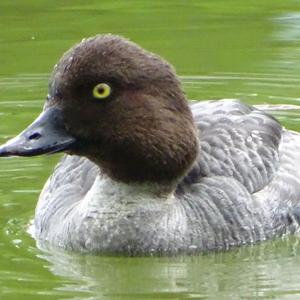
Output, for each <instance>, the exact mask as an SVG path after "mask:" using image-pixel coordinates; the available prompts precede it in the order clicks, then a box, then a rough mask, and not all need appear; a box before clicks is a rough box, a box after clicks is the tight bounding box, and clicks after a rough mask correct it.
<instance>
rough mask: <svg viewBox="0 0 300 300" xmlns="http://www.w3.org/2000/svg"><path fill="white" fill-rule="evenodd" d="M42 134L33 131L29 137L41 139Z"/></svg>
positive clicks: (30, 138)
mask: <svg viewBox="0 0 300 300" xmlns="http://www.w3.org/2000/svg"><path fill="white" fill-rule="evenodd" d="M41 136H42V135H41V134H40V133H38V132H35V133H33V134H32V135H30V136H29V137H28V139H29V140H37V139H39V138H40V137H41Z"/></svg>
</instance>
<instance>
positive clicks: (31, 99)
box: [0, 0, 300, 300]
mask: <svg viewBox="0 0 300 300" xmlns="http://www.w3.org/2000/svg"><path fill="white" fill-rule="evenodd" d="M0 26H1V28H2V30H1V32H0V60H1V64H0V142H3V141H5V140H6V139H7V138H9V137H12V136H14V135H15V134H16V133H18V132H19V131H20V130H22V129H23V128H24V127H25V126H26V125H28V124H29V123H30V122H31V121H32V120H33V119H34V118H35V116H36V115H37V114H38V113H39V112H40V110H41V108H42V105H43V101H44V99H45V97H46V94H47V81H48V76H49V73H50V72H51V69H52V66H53V65H54V63H55V62H56V60H57V59H58V58H59V57H60V56H61V54H62V53H63V52H64V51H66V50H67V49H68V48H69V47H70V46H71V45H73V44H74V43H75V42H78V41H80V40H81V39H82V38H84V37H87V36H91V35H94V34H97V33H106V32H111V33H117V34H121V35H124V36H126V37H128V38H130V39H132V40H134V41H135V42H137V43H139V44H140V45H142V46H143V47H145V48H147V49H149V50H151V51H154V52H157V53H159V54H160V55H162V56H163V57H165V58H166V59H168V60H169V61H170V62H171V63H172V64H173V65H174V66H175V67H176V69H177V72H178V74H179V75H180V77H181V79H182V82H183V85H184V88H185V90H186V92H187V96H188V97H189V99H193V100H204V99H218V98H239V99H241V100H242V101H244V102H246V103H249V104H259V105H262V104H264V105H266V104H271V105H281V104H285V105H291V106H273V107H272V109H273V110H272V113H273V114H274V115H275V116H276V117H277V118H278V119H279V120H280V121H281V122H282V123H283V124H284V125H285V126H287V127H288V128H290V129H293V130H298V131H300V110H299V109H298V108H297V107H296V106H297V105H298V104H299V101H300V76H299V75H300V71H299V70H300V42H299V41H300V2H299V1H294V0H293V1H292V0H277V1H273V0H253V1H240V0H213V1H208V0H203V1H193V0H191V1H179V0H172V1H171V0H168V1H151V2H150V1H139V0H129V1H101V2H100V1H96V0H95V1H79V0H77V1H57V0H55V1H46V0H40V1H34V0H28V1H21V0H14V1H8V0H2V1H1V3H0ZM276 107H277V108H276ZM59 157H60V156H59V155H56V156H45V157H36V158H9V159H1V160H0V225H1V228H2V231H0V266H1V267H0V299H8V300H10V299H300V282H299V278H300V268H299V265H300V264H299V263H300V261H299V260H300V258H299V257H300V256H299V255H300V246H299V237H286V238H284V239H279V240H274V241H268V242H265V243H262V244H260V245H256V246H247V247H242V248H239V249H234V250H232V251H229V252H225V253H212V254H206V255H199V256H193V257H186V256H180V257H169V258H168V257H165V258H159V257H146V258H143V257H139V258H124V257H99V256H92V255H87V256H82V255H78V254H74V253H67V252H64V251H60V252H54V251H45V250H42V249H39V248H38V247H37V246H36V245H35V241H34V240H32V238H31V237H30V236H29V234H28V233H27V228H28V223H29V221H30V219H31V218H32V217H33V214H34V208H35V205H36V201H37V198H38V195H39V192H40V190H41V188H42V187H43V184H44V182H45V180H46V179H47V177H48V176H49V174H50V173H51V172H52V170H53V167H54V166H55V164H56V162H57V161H58V159H59Z"/></svg>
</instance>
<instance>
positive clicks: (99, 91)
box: [93, 83, 111, 99]
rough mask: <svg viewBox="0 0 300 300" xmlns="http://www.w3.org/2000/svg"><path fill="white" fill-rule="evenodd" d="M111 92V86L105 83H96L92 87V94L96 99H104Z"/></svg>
mask: <svg viewBox="0 0 300 300" xmlns="http://www.w3.org/2000/svg"><path fill="white" fill-rule="evenodd" d="M110 93H111V88H110V86H109V85H108V84H106V83H98V84H97V85H95V87H94V88H93V96H94V97H95V98H97V99H105V98H107V97H108V96H109V95H110Z"/></svg>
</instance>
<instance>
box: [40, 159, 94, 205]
mask: <svg viewBox="0 0 300 300" xmlns="http://www.w3.org/2000/svg"><path fill="white" fill-rule="evenodd" d="M98 173H99V168H98V167H97V166H96V165H95V164H94V163H92V162H91V161H90V160H88V159H87V158H84V157H79V156H76V155H64V156H63V158H62V159H61V161H60V163H59V164H58V165H57V166H56V168H55V171H54V172H53V175H52V176H51V177H50V178H49V179H48V181H47V183H46V185H45V186H44V188H43V190H42V193H41V195H40V199H39V205H43V204H46V203H48V204H49V203H52V205H56V204H55V203H54V202H55V199H57V202H63V201H61V199H63V200H64V205H65V204H72V203H76V202H78V201H80V200H81V199H82V198H83V197H84V196H85V194H86V193H87V192H88V190H89V189H90V188H91V186H92V184H93V183H94V181H95V178H96V176H97V174H98ZM50 198H51V201H47V200H48V199H50Z"/></svg>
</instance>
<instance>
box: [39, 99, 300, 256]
mask: <svg viewBox="0 0 300 300" xmlns="http://www.w3.org/2000/svg"><path fill="white" fill-rule="evenodd" d="M191 110H192V113H193V116H194V120H195V123H196V125H197V127H198V128H199V140H200V144H199V145H200V152H199V156H198V158H197V160H196V161H195V163H194V165H193V167H192V169H191V170H190V171H189V173H188V174H187V175H186V176H185V177H184V178H183V179H182V180H181V181H180V183H179V184H178V185H177V187H176V189H175V190H174V191H173V193H168V194H164V193H163V192H161V191H163V188H162V187H161V186H158V185H157V184H155V183H151V184H150V183H149V184H147V183H142V184H126V183H121V182H118V181H114V180H113V179H110V178H108V177H107V176H105V175H104V174H102V172H101V170H100V169H99V167H98V166H96V165H95V164H94V163H92V162H91V161H89V160H88V159H86V158H83V157H79V156H76V155H73V156H69V155H66V156H64V158H63V159H62V161H61V162H60V163H59V165H58V166H57V167H56V169H55V172H54V174H53V175H52V176H51V177H50V179H49V180H48V182H47V184H46V185H45V187H44V189H43V191H42V193H41V196H40V199H39V203H38V205H37V208H36V214H35V220H34V227H35V233H34V235H35V238H36V239H37V240H38V241H40V242H47V243H49V244H51V245H57V246H61V247H64V248H67V249H73V250H76V251H83V252H84V251H86V252H91V251H94V252H118V253H122V254H124V253H125V254H126V253H127V254H129V255H133V254H139V253H140V254H150V253H161V254H164V253H165V254H174V253H179V252H185V253H190V252H199V251H208V250H225V249H228V248H230V247H232V246H238V245H241V244H246V243H253V242H258V241H262V240H265V239H267V238H270V237H275V236H281V235H283V234H285V233H294V232H296V231H297V230H298V228H299V226H298V219H299V217H298V213H299V203H300V179H299V177H300V171H299V170H298V165H299V163H300V135H298V134H297V133H294V132H290V131H287V130H285V129H283V128H282V127H281V125H280V124H279V123H278V122H277V121H276V120H275V119H274V118H273V117H271V116H270V115H268V114H265V113H264V112H262V111H259V110H257V109H254V108H253V107H250V106H246V105H243V104H241V103H240V102H238V101H211V102H200V103H196V104H193V105H191ZM141 168H143V166H141Z"/></svg>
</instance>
